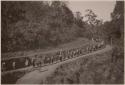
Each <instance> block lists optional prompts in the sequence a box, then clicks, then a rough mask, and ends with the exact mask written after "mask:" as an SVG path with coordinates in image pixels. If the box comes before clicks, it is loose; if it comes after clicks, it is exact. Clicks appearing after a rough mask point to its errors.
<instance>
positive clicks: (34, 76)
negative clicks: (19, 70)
mask: <svg viewBox="0 0 125 85" xmlns="http://www.w3.org/2000/svg"><path fill="white" fill-rule="evenodd" d="M111 49H112V47H111V46H109V45H107V46H106V47H105V48H104V49H101V50H98V51H95V52H92V53H89V54H86V55H82V56H79V57H76V58H72V59H69V60H66V61H62V62H59V63H56V64H52V65H50V66H45V67H42V68H41V69H40V70H35V71H32V72H29V73H27V74H26V75H24V76H23V77H21V78H20V79H18V80H17V82H16V84H40V83H41V81H42V80H44V79H46V77H48V76H50V75H51V74H52V73H53V72H54V71H55V69H56V68H57V67H58V66H59V65H61V64H63V63H67V62H70V61H73V60H76V59H79V58H82V57H86V56H89V55H93V54H97V53H103V52H106V51H109V50H111Z"/></svg>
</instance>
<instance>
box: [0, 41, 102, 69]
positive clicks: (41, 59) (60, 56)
mask: <svg viewBox="0 0 125 85" xmlns="http://www.w3.org/2000/svg"><path fill="white" fill-rule="evenodd" d="M103 46H104V42H103V41H102V42H100V43H97V44H89V45H86V46H81V47H79V48H73V49H68V50H59V51H57V52H54V53H48V54H44V55H43V54H42V55H35V56H33V57H22V58H17V59H11V60H9V61H2V70H3V71H6V70H13V69H18V68H24V67H28V66H33V67H41V66H44V65H49V64H53V63H58V62H61V61H64V60H67V59H70V58H74V57H78V56H80V55H85V54H87V53H90V52H93V51H96V50H98V49H99V48H102V47H103Z"/></svg>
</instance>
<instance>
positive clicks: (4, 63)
mask: <svg viewBox="0 0 125 85" xmlns="http://www.w3.org/2000/svg"><path fill="white" fill-rule="evenodd" d="M1 69H2V71H5V70H6V62H5V61H2V68H1Z"/></svg>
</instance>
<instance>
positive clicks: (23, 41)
mask: <svg viewBox="0 0 125 85" xmlns="http://www.w3.org/2000/svg"><path fill="white" fill-rule="evenodd" d="M78 21H79V20H77V18H74V15H73V13H72V11H71V10H70V9H69V8H68V6H67V2H60V1H53V2H47V1H45V2H43V1H41V2H32V1H31V2H6V1H3V2H2V29H1V31H2V52H13V51H20V50H28V49H38V48H44V47H46V46H56V45H58V44H60V43H64V42H67V41H71V40H72V39H74V38H75V37H77V36H78V33H77V31H78V29H80V27H79V26H78V25H77V24H78V23H79V22H78Z"/></svg>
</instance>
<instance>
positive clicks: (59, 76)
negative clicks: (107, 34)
mask: <svg viewBox="0 0 125 85" xmlns="http://www.w3.org/2000/svg"><path fill="white" fill-rule="evenodd" d="M111 53H112V52H111V51H109V52H105V53H103V54H96V55H91V56H86V57H83V58H80V59H77V60H75V61H72V62H69V63H66V64H63V65H61V66H59V67H58V68H57V69H56V70H55V72H54V73H53V74H52V75H51V76H49V77H47V78H46V80H45V81H44V80H43V81H42V82H41V84H43V83H44V84H115V83H117V84H121V83H123V78H124V76H123V72H124V68H123V62H124V61H123V60H120V61H118V62H115V63H114V62H112V60H111V59H112V58H111V57H112V55H111ZM119 62H120V64H119Z"/></svg>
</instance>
